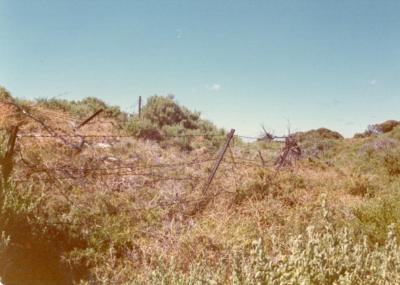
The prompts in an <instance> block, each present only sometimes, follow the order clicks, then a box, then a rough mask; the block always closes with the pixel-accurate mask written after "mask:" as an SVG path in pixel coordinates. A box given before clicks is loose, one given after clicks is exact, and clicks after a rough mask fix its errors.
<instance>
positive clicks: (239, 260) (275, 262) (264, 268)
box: [129, 206, 400, 285]
mask: <svg viewBox="0 0 400 285" xmlns="http://www.w3.org/2000/svg"><path fill="white" fill-rule="evenodd" d="M322 210H323V216H322V225H323V227H322V228H321V229H320V230H317V229H316V228H315V227H314V226H309V227H308V228H307V230H306V232H305V233H304V234H303V235H300V236H298V237H295V238H292V239H290V242H289V244H288V247H287V248H284V249H282V248H281V247H279V245H277V244H273V245H272V249H271V250H270V252H271V253H267V250H266V247H265V245H264V242H263V240H262V239H258V240H256V241H254V243H253V246H252V247H251V248H249V249H248V248H243V249H241V250H236V251H232V252H231V253H230V254H229V256H228V257H224V258H223V259H221V261H220V263H219V264H218V265H213V266H211V265H208V264H206V263H194V264H192V266H191V267H190V269H189V271H187V272H181V271H178V270H176V267H175V266H174V261H173V260H171V261H170V264H165V265H162V264H161V265H159V266H158V267H157V268H156V269H154V270H153V271H151V272H150V273H148V276H147V279H145V278H143V277H142V279H141V280H147V281H148V283H150V284H232V285H239V284H240V285H251V284H326V285H328V284H370V285H375V284H382V285H383V284H398V283H399V282H400V270H399V268H400V248H399V246H398V242H397V239H396V235H395V231H394V225H389V226H388V227H387V228H386V229H385V232H386V238H385V239H384V244H383V246H381V247H379V246H370V245H369V244H368V242H367V240H366V238H365V237H362V236H359V235H357V234H356V233H355V232H354V231H353V230H351V229H349V228H346V227H342V228H339V227H335V226H334V225H333V224H332V223H331V222H330V219H329V214H330V213H329V212H328V211H327V210H326V208H325V207H324V206H323V209H322ZM132 279H134V278H132ZM129 284H142V283H139V282H138V281H136V280H135V281H134V280H132V281H131V283H129Z"/></svg>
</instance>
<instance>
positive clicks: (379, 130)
mask: <svg viewBox="0 0 400 285" xmlns="http://www.w3.org/2000/svg"><path fill="white" fill-rule="evenodd" d="M399 125H400V121H396V120H388V121H385V122H383V123H380V124H374V125H369V126H368V127H367V130H366V131H365V132H363V133H358V134H355V135H354V138H366V137H370V136H372V135H376V134H385V133H389V132H391V131H392V130H393V129H395V128H396V127H397V126H399Z"/></svg>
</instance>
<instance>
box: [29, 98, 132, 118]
mask: <svg viewBox="0 0 400 285" xmlns="http://www.w3.org/2000/svg"><path fill="white" fill-rule="evenodd" d="M36 101H37V103H38V104H39V105H42V106H45V107H47V108H51V109H56V110H62V111H64V112H69V113H71V114H74V115H77V116H78V117H80V118H85V117H87V116H89V115H90V114H92V113H94V112H96V111H97V110H99V109H104V112H103V116H106V117H114V118H116V117H120V119H124V118H125V117H126V114H124V113H122V112H121V110H120V109H119V107H116V106H108V105H107V104H106V103H104V102H103V101H101V100H100V99H98V98H95V97H87V98H85V99H83V100H81V101H68V100H63V99H55V98H52V99H37V100H36Z"/></svg>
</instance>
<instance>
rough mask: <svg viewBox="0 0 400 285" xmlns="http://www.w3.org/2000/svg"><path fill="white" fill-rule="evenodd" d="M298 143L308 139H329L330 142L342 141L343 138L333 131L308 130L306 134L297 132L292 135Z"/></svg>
mask: <svg viewBox="0 0 400 285" xmlns="http://www.w3.org/2000/svg"><path fill="white" fill-rule="evenodd" d="M293 135H294V136H295V137H296V139H297V140H298V141H299V142H302V141H305V140H309V139H314V140H315V139H318V140H321V139H331V140H342V139H343V136H342V135H341V134H340V133H338V132H335V131H332V130H329V129H326V128H319V129H317V130H310V131H307V132H298V133H295V134H293Z"/></svg>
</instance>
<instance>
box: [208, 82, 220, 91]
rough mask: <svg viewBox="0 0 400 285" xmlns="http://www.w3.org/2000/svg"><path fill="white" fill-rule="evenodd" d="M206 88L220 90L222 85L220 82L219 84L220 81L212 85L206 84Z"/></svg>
mask: <svg viewBox="0 0 400 285" xmlns="http://www.w3.org/2000/svg"><path fill="white" fill-rule="evenodd" d="M206 88H207V89H208V90H211V91H219V90H221V85H220V84H218V83H214V84H211V85H208V84H207V85H206Z"/></svg>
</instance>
